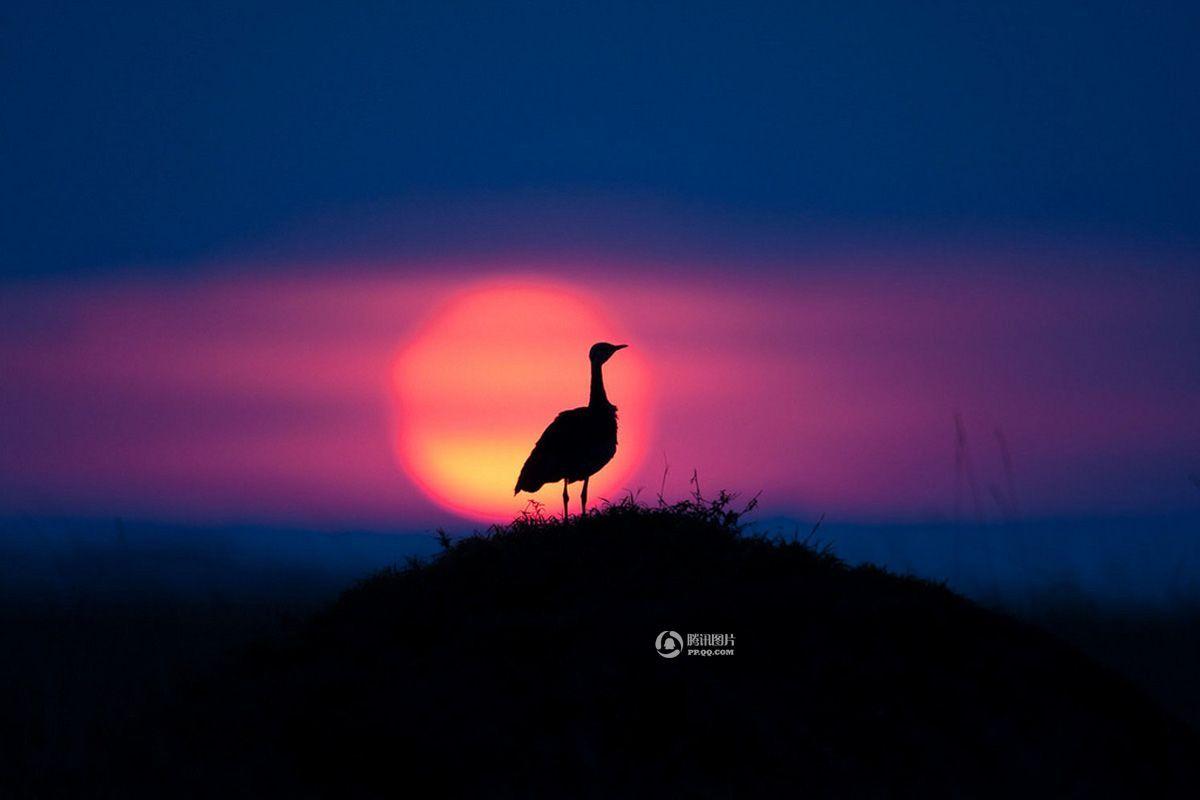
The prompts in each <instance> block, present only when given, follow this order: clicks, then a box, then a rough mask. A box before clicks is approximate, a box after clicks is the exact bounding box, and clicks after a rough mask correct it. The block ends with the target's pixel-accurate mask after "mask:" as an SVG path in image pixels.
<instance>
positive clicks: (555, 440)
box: [513, 342, 625, 520]
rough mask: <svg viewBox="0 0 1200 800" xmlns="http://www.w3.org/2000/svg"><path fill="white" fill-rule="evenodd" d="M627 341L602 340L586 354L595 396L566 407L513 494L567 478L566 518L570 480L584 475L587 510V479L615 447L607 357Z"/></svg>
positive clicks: (549, 428) (614, 414) (541, 439)
mask: <svg viewBox="0 0 1200 800" xmlns="http://www.w3.org/2000/svg"><path fill="white" fill-rule="evenodd" d="M623 347H625V345H623V344H622V345H614V344H608V343H607V342H600V343H598V344H596V345H593V347H592V349H591V351H590V352H589V354H588V358H589V360H590V361H591V364H592V387H591V398H590V400H589V401H588V404H587V405H586V406H582V407H580V408H572V409H571V410H569V411H564V412H562V413H561V414H559V415H558V416H557V417H555V418H554V421H553V422H551V423H550V425H549V426H547V428H546V430H545V431H543V432H542V435H541V436H540V437H539V438H538V440H537V444H535V445H534V446H533V451H532V452H531V453H530V454H529V458H527V459H526V460H525V465H524V466H523V467H521V474H520V476H519V477H518V478H517V485H516V486H515V487H514V488H513V494H517V493H518V492H536V491H537V490H538V489H541V488H542V487H543V486H545V485H546V484H547V483H554V482H556V481H562V482H563V519H564V520H565V519H566V517H567V485H568V484H571V483H575V482H577V481H583V492H582V494H581V495H580V499H581V501H582V506H583V512H584V513H585V514H586V513H587V486H588V479H589V478H590V477H591V476H592V475H595V474H596V473H597V472H599V471H600V470H601V469H602V468H603V467H604V465H605V464H607V463H608V462H609V461H612V459H613V456H614V455H616V453H617V407H616V406H614V405H613V404H612V403H610V402H608V396H607V395H606V394H605V392H604V376H603V373H602V371H601V368H602V367H603V365H604V362H605V361H607V360H608V359H609V358H611V357H612V354H613V353H615V352H616V351H617V350H620V349H621V348H623Z"/></svg>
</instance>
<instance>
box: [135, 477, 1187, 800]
mask: <svg viewBox="0 0 1200 800" xmlns="http://www.w3.org/2000/svg"><path fill="white" fill-rule="evenodd" d="M664 630H673V631H678V632H680V633H681V634H684V635H685V636H686V634H688V633H698V632H716V633H726V632H728V633H733V634H734V635H735V637H736V639H735V650H736V654H735V655H732V656H711V657H705V656H696V655H684V656H682V657H678V658H673V659H665V658H663V657H661V656H660V655H659V654H658V652H657V651H656V649H655V647H654V643H655V638H656V636H657V635H658V634H659V633H660V632H661V631H664ZM171 729H173V730H174V733H173V734H172V735H164V734H163V732H162V729H161V728H160V729H157V730H156V732H155V735H154V737H153V740H152V741H148V742H145V743H143V745H142V746H141V747H140V748H139V749H138V753H139V755H138V764H139V765H140V772H141V774H142V775H144V776H146V777H147V778H148V779H149V780H151V781H152V783H157V782H159V781H169V782H171V783H172V784H176V785H175V786H174V787H173V790H172V793H173V794H176V795H178V794H179V793H180V788H179V786H178V784H184V785H186V787H189V788H190V789H191V790H192V792H193V793H195V794H198V795H208V794H210V792H211V791H213V789H214V787H219V789H220V794H221V795H222V796H241V795H244V796H268V795H284V796H289V797H305V796H321V797H339V798H341V797H392V796H402V795H409V794H412V793H413V792H414V791H416V792H417V795H416V796H440V795H450V796H456V795H467V796H479V797H529V796H552V797H633V796H654V797H739V798H740V797H748V796H803V797H1013V796H1027V797H1028V796H1038V797H1109V796H1121V797H1163V796H1176V795H1178V796H1188V795H1189V794H1190V792H1189V791H1188V789H1189V786H1190V785H1191V781H1192V779H1193V777H1194V775H1193V773H1192V772H1191V766H1190V764H1191V763H1194V759H1195V758H1196V755H1197V753H1198V752H1200V751H1198V749H1197V746H1196V741H1195V739H1194V737H1193V734H1192V733H1191V730H1190V729H1189V728H1186V727H1185V726H1183V725H1182V724H1177V723H1175V722H1173V721H1172V720H1170V719H1168V718H1167V717H1165V716H1164V715H1163V714H1161V713H1160V712H1159V711H1158V710H1157V709H1156V708H1155V707H1154V706H1153V705H1151V704H1150V703H1149V702H1148V701H1146V700H1145V699H1144V698H1143V697H1142V696H1141V695H1140V694H1138V693H1137V692H1136V691H1135V690H1134V689H1133V688H1132V687H1131V686H1129V685H1128V684H1127V683H1126V682H1124V681H1123V680H1121V679H1119V678H1117V677H1115V676H1114V675H1112V674H1110V673H1109V672H1107V671H1105V670H1104V669H1102V668H1100V667H1099V666H1097V665H1095V664H1093V663H1092V662H1090V661H1088V660H1087V659H1086V658H1084V657H1083V656H1082V655H1080V654H1079V653H1077V652H1076V651H1075V650H1073V649H1072V648H1070V647H1068V646H1066V645H1065V644H1062V643H1060V642H1059V641H1057V640H1055V639H1053V638H1052V637H1050V636H1049V635H1047V634H1044V633H1041V632H1039V631H1037V630H1035V629H1032V628H1030V627H1028V626H1026V625H1024V624H1021V623H1018V622H1016V621H1015V620H1013V619H1010V618H1008V617H1005V616H1001V615H998V614H995V613H992V612H989V611H987V610H984V609H982V608H980V607H979V606H976V605H974V604H972V603H970V602H968V601H967V600H965V599H963V598H961V597H959V596H957V595H955V594H953V593H951V592H950V591H948V590H946V589H945V588H943V587H940V586H937V585H933V584H930V583H927V582H923V581H919V580H914V579H911V578H902V577H897V576H895V575H891V574H888V573H886V572H884V571H881V570H879V569H875V568H870V567H863V568H854V569H851V568H848V567H847V566H845V565H844V564H842V563H841V562H840V561H838V560H837V559H836V558H835V557H833V556H832V555H830V554H828V553H824V552H821V551H818V550H814V549H813V548H810V547H807V546H805V545H803V544H798V543H787V542H782V541H775V540H769V539H766V538H762V537H755V536H749V535H746V534H744V533H743V532H742V531H741V528H740V525H739V521H738V515H737V514H736V513H733V512H732V511H730V507H729V504H728V502H727V498H722V499H720V500H718V501H717V502H715V503H700V502H694V503H685V504H680V505H676V506H672V507H664V508H645V507H640V506H637V505H634V504H632V503H626V504H620V505H616V506H612V507H609V508H606V509H605V510H603V511H602V512H599V513H595V514H593V515H592V516H590V517H588V518H587V519H584V520H573V521H572V522H571V523H570V524H569V525H566V526H564V525H562V524H561V523H558V522H551V521H543V520H540V519H538V518H536V517H530V518H526V519H522V520H518V521H517V522H515V523H513V524H512V525H510V526H507V527H503V528H497V529H493V530H492V531H490V532H488V533H487V534H484V535H478V536H475V537H472V538H467V539H463V540H460V541H457V542H455V543H454V544H452V545H450V546H449V547H448V549H446V551H445V552H444V553H443V554H442V555H441V556H440V557H438V558H436V559H435V560H433V561H432V562H430V563H426V564H414V565H410V566H409V567H408V568H407V569H403V570H397V571H387V572H384V573H381V574H378V575H376V576H374V577H372V578H370V579H369V580H367V581H365V582H363V583H362V584H360V585H359V586H357V587H356V588H354V589H352V590H350V591H348V592H346V593H345V594H344V595H343V596H342V597H341V598H340V599H339V600H338V602H337V603H336V604H335V605H334V606H333V607H332V608H331V609H330V610H329V611H328V612H326V613H324V614H322V615H321V616H319V617H318V618H317V619H315V620H314V621H313V622H312V623H311V624H310V625H308V626H307V627H306V628H305V629H304V631H303V632H302V633H301V634H299V635H297V636H295V637H294V638H292V639H289V640H287V641H285V642H281V643H276V644H272V645H270V646H266V645H264V646H262V647H260V648H258V649H257V650H255V651H254V652H252V653H250V654H247V655H246V656H245V657H244V658H242V659H241V660H240V661H239V662H238V663H237V664H236V665H235V666H234V667H233V668H231V669H230V670H229V671H228V672H226V673H224V674H222V676H221V677H220V678H219V679H217V680H213V681H210V682H206V683H205V684H204V685H202V686H200V687H198V688H197V690H196V696H195V699H194V704H193V706H192V707H190V708H189V710H188V711H187V712H186V713H179V714H177V715H175V716H174V717H173V724H172V726H171ZM147 764H148V768H146V767H147ZM428 781H432V782H433V783H432V786H434V787H435V788H434V789H433V790H429V789H425V790H417V788H416V787H419V786H429V785H430V784H428V783H427V782H428Z"/></svg>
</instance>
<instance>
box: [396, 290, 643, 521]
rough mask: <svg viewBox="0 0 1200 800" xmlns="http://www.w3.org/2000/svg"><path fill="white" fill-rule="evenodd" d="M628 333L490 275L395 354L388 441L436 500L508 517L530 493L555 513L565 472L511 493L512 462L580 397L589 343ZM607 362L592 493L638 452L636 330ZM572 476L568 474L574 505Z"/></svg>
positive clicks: (562, 300)
mask: <svg viewBox="0 0 1200 800" xmlns="http://www.w3.org/2000/svg"><path fill="white" fill-rule="evenodd" d="M599 341H611V342H618V343H622V342H626V341H628V339H627V337H626V335H625V332H624V331H623V330H622V329H621V327H620V326H618V325H616V324H615V323H614V322H613V321H611V320H609V319H607V318H606V317H605V315H604V314H603V313H602V312H601V311H600V309H598V308H597V307H596V306H595V304H593V303H590V302H588V301H585V300H584V299H582V298H581V297H579V296H578V295H576V294H573V293H572V292H571V291H570V290H568V289H565V288H562V287H558V286H554V285H551V284H547V283H545V282H542V281H538V282H527V283H524V282H507V283H489V284H485V285H483V286H479V287H476V288H475V289H473V290H470V291H467V292H466V293H464V294H462V295H460V296H458V297H455V298H454V299H453V300H451V301H450V302H449V303H448V304H447V305H446V306H445V307H443V308H442V309H440V310H439V311H438V312H436V313H435V314H434V315H433V316H432V318H431V319H430V320H429V321H428V322H427V323H426V324H425V325H424V326H423V328H422V329H421V330H419V331H418V333H417V334H416V336H414V337H413V339H412V341H411V342H410V343H409V344H408V345H407V346H406V347H405V348H404V349H403V350H402V352H401V353H400V355H399V356H398V357H397V359H396V362H395V365H394V369H393V373H392V376H393V387H394V389H395V394H396V398H397V426H396V435H395V448H396V453H397V455H398V457H399V459H400V463H401V464H402V466H403V467H404V469H405V470H406V471H407V472H408V473H409V475H410V476H411V477H412V478H413V480H414V481H415V482H416V483H417V485H418V486H420V487H421V489H422V490H423V491H424V492H425V493H426V494H427V495H428V496H429V497H430V498H432V499H433V500H434V501H436V502H437V503H438V504H439V505H442V506H444V507H446V508H449V509H451V510H453V511H455V512H457V513H460V514H463V515H466V516H469V517H473V518H476V519H480V520H505V519H508V518H511V517H512V516H513V515H514V514H516V513H517V512H518V511H520V510H521V509H522V508H524V507H525V506H526V504H527V503H528V501H529V500H530V499H531V498H532V499H535V500H537V501H538V502H541V503H545V504H546V505H547V506H548V507H549V510H550V511H553V512H557V513H561V511H560V509H561V507H562V506H561V503H562V500H561V494H562V484H561V483H560V484H557V485H552V486H544V487H542V489H541V491H539V492H537V493H536V494H534V495H530V494H526V493H521V494H520V495H517V496H516V497H513V485H514V484H515V483H516V481H517V473H518V472H520V469H521V465H522V464H523V463H524V461H525V458H526V457H527V456H528V455H529V451H530V450H531V449H532V448H533V444H534V442H536V441H537V438H538V436H540V435H541V433H542V430H544V429H545V427H546V426H547V425H548V424H550V421H551V420H553V419H554V415H555V414H557V413H558V412H560V411H564V410H566V409H568V408H575V407H577V406H582V405H586V404H587V400H588V380H589V371H588V360H587V352H588V348H589V347H591V345H592V344H593V343H595V342H599ZM629 344H631V345H632V346H631V347H630V348H629V349H628V350H622V351H621V352H620V353H618V354H617V355H616V356H614V357H613V359H612V360H611V361H609V362H608V364H607V365H606V366H605V368H604V382H605V386H606V388H607V391H608V396H609V399H610V400H611V401H612V402H613V403H614V404H615V405H617V406H618V407H619V408H620V422H619V426H620V427H619V433H618V441H619V445H618V447H617V455H616V458H614V459H613V461H612V462H611V463H610V464H609V465H608V466H606V467H605V468H604V469H602V470H601V471H600V472H599V473H597V475H596V476H595V477H594V478H593V479H592V481H591V485H590V487H589V492H588V494H589V501H590V502H592V503H595V502H596V501H597V500H599V499H600V498H602V497H608V498H614V497H615V496H616V495H618V494H619V493H621V492H622V490H623V489H624V483H623V481H625V480H626V479H627V478H628V477H629V475H630V473H631V472H632V471H633V469H634V468H635V467H636V466H637V464H638V462H639V461H640V460H641V456H642V453H643V451H644V448H645V438H646V428H647V419H648V417H649V407H648V398H649V391H648V385H647V375H648V370H647V369H646V367H645V361H644V360H643V357H642V356H641V355H640V354H639V353H638V351H637V348H638V342H636V341H631V342H629ZM580 486H581V484H573V485H572V486H571V495H572V499H571V511H572V513H577V512H578V510H579V505H578V494H579V489H580Z"/></svg>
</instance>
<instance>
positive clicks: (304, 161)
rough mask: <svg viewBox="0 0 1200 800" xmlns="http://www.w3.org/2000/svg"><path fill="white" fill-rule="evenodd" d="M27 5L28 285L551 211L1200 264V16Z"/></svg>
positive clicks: (1139, 10) (15, 214)
mask: <svg viewBox="0 0 1200 800" xmlns="http://www.w3.org/2000/svg"><path fill="white" fill-rule="evenodd" d="M20 5H21V6H22V7H17V5H15V4H6V5H5V7H4V10H3V11H2V12H0V27H2V29H3V42H4V43H3V47H2V48H0V76H2V85H3V87H4V88H3V102H2V104H0V108H2V110H0V115H2V119H0V123H2V124H0V129H2V130H3V144H2V145H0V159H2V160H0V174H3V176H4V184H5V189H4V192H3V204H4V206H3V208H2V209H0V212H2V213H0V270H2V271H3V274H4V275H6V276H10V277H13V276H37V275H51V274H61V273H68V272H94V271H98V270H101V271H102V270H106V269H113V268H124V267H129V266H143V267H145V266H149V267H152V268H157V267H163V268H177V267H182V266H186V265H187V264H189V263H194V262H196V261H202V260H203V259H204V258H205V257H206V256H210V255H212V254H214V253H220V252H227V251H231V250H234V251H236V250H237V249H238V248H240V247H249V246H253V245H254V244H255V243H256V242H261V241H263V240H267V239H270V238H272V237H275V236H278V235H279V233H280V231H286V230H289V229H293V228H295V227H297V226H300V227H303V226H305V225H307V224H309V222H310V221H312V220H319V219H324V218H330V217H335V216H341V217H345V216H347V215H349V216H351V217H352V216H353V215H354V213H355V209H360V208H369V207H375V206H378V205H380V204H385V205H386V204H400V205H401V206H403V205H407V206H408V207H413V206H420V205H422V204H430V205H436V204H439V203H448V202H449V203H466V204H470V203H473V202H477V201H478V202H486V203H490V204H492V205H493V206H495V205H496V204H497V203H498V204H500V205H501V206H502V205H503V203H504V202H505V200H506V198H522V197H529V196H531V195H533V196H551V197H553V198H557V199H558V200H556V202H558V201H561V202H562V203H563V204H567V205H569V204H570V203H572V202H575V201H579V202H581V203H583V204H584V205H585V206H586V203H587V202H588V199H589V198H594V197H605V198H610V199H611V198H618V199H619V198H630V199H631V200H636V201H638V202H645V201H646V200H647V199H649V200H650V201H651V202H653V203H657V204H661V205H662V206H664V207H676V208H680V209H685V210H687V209H703V210H704V213H706V214H710V213H717V214H721V213H728V214H731V215H741V216H743V217H750V218H753V217H755V216H756V215H763V216H770V217H771V218H773V219H778V220H783V221H785V222H786V223H789V224H791V223H794V224H796V225H797V226H807V227H808V228H810V229H821V228H822V227H824V226H836V227H839V228H848V229H851V230H862V231H877V230H903V231H907V232H915V233H917V234H919V235H923V236H932V237H938V236H962V235H968V236H969V235H972V234H973V233H978V232H986V233H988V234H989V235H999V236H1016V237H1020V236H1024V235H1037V236H1049V237H1062V238H1064V239H1078V238H1081V237H1082V238H1085V239H1087V238H1092V237H1100V238H1103V239H1105V240H1115V241H1123V242H1134V243H1139V244H1140V243H1147V244H1154V245H1167V246H1171V247H1182V248H1185V249H1191V248H1193V247H1194V246H1195V244H1196V243H1197V242H1200V192H1197V186H1200V148H1198V147H1197V142H1198V141H1200V92H1198V91H1197V77H1198V76H1200V48H1197V46H1196V43H1197V41H1198V34H1200V6H1197V5H1196V4H1195V3H1185V2H1180V3H1162V4H1159V3H1151V4H1137V5H1136V6H1135V5H1130V4H1128V3H1101V2H1091V3H1070V4H1066V3H1057V2H1048V1H1047V0H1042V1H1041V2H1031V3H980V4H963V3H957V2H944V3H895V4H883V3H865V4H858V3H847V2H837V3H828V4H821V5H809V4H799V3H787V4H778V5H777V6H773V5H768V4H753V5H754V7H753V8H751V9H744V8H739V7H738V6H739V4H734V3H728V2H722V3H701V2H688V3H680V4H656V5H654V6H653V7H651V5H650V4H647V3H637V4H633V5H629V6H627V5H624V4H619V3H614V2H602V3H573V2H561V1H560V2H552V3H538V4H525V3H503V4H488V5H487V6H486V7H484V6H480V7H476V6H470V5H464V4H460V3H453V2H436V3H427V4H413V3H401V4H373V3H348V4H347V3H339V4H335V3H328V4H324V5H323V6H322V7H303V6H304V4H301V3H295V2H293V3H287V4H280V5H279V7H277V8H268V7H267V5H266V4H262V3H245V2H234V3H150V4H146V5H144V6H136V5H128V4H119V5H120V7H115V6H114V4H108V3H105V4H61V5H60V4H58V3H52V2H37V3H24V4H20ZM68 6H74V7H70V8H69V7H68ZM79 6H86V7H85V8H79ZM598 224H602V221H601V222H600V223H598Z"/></svg>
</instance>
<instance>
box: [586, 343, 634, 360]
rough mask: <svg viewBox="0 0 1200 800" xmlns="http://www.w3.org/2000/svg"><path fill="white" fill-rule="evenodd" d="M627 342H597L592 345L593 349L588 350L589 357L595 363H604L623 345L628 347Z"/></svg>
mask: <svg viewBox="0 0 1200 800" xmlns="http://www.w3.org/2000/svg"><path fill="white" fill-rule="evenodd" d="M628 346H629V345H627V344H609V343H608V342H596V343H595V344H594V345H592V349H591V350H589V351H588V358H589V359H591V362H592V363H593V364H603V363H604V362H605V361H608V360H609V359H610V358H612V354H613V353H615V352H617V351H618V350H620V349H621V348H623V347H628Z"/></svg>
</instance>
